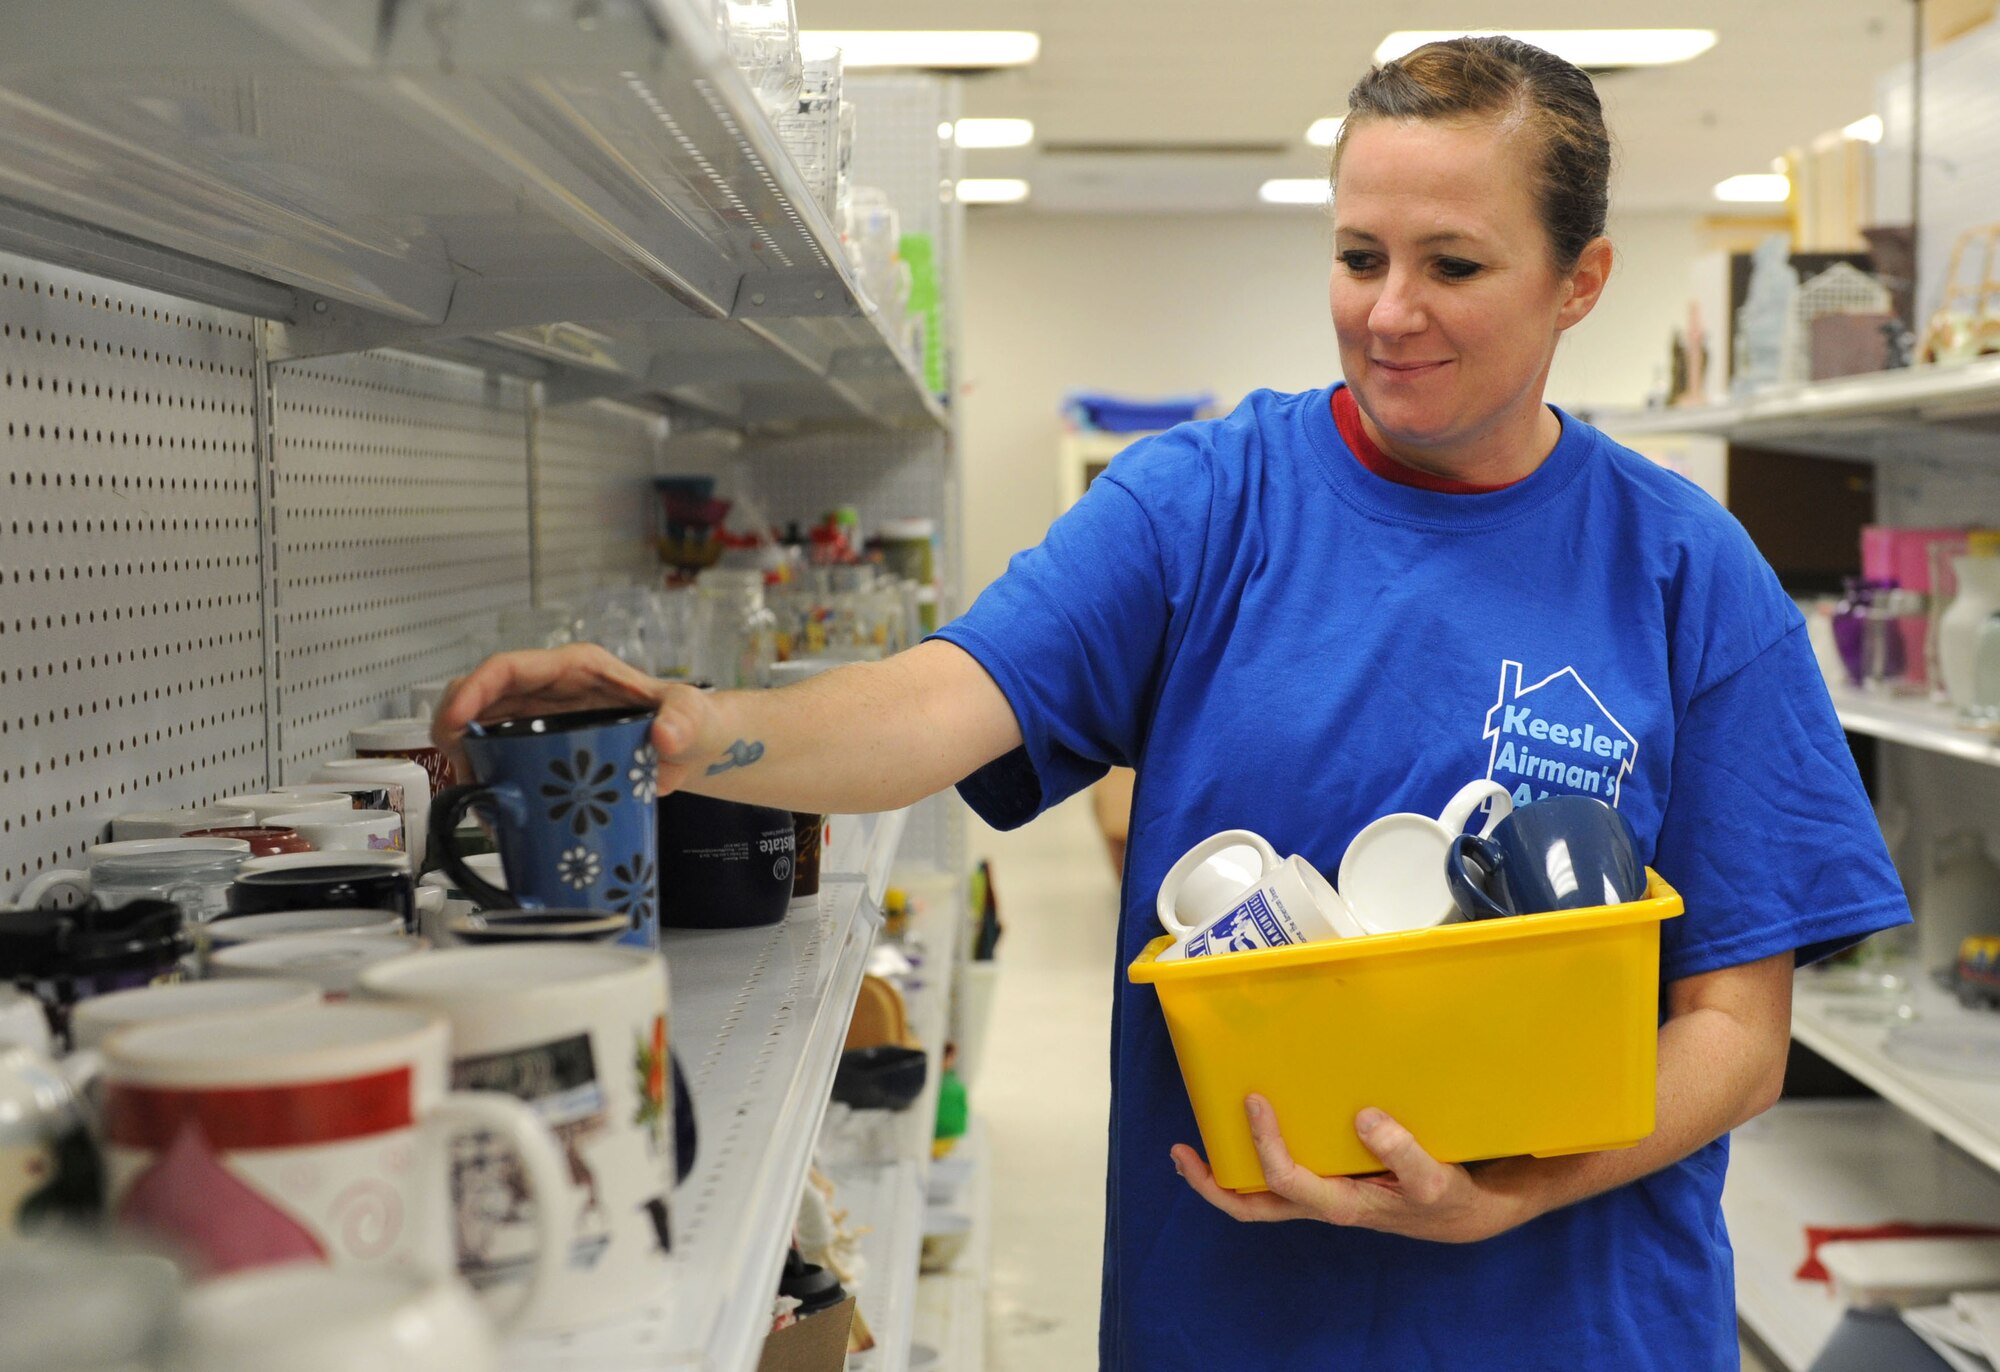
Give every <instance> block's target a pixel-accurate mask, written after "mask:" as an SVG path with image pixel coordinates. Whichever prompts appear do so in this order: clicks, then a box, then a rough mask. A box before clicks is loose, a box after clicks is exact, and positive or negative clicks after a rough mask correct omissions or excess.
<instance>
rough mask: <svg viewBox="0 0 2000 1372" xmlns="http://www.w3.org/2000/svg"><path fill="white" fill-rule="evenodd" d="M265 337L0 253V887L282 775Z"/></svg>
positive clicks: (242, 324) (154, 297) (177, 304)
mask: <svg viewBox="0 0 2000 1372" xmlns="http://www.w3.org/2000/svg"><path fill="white" fill-rule="evenodd" d="M251 327H252V326H251V322H250V321H249V320H248V319H247V318H244V317H242V316H237V315H231V314H227V313H225V312H223V311H220V310H215V309H209V308H206V307H201V306H195V305H189V304H186V303H184V302H182V301H179V300H175V299H172V298H170V297H167V296H163V295H158V294H155V293H153V292H150V291H143V290H138V289H135V288H131V287H126V286H119V285H113V284H111V283H108V282H105V281H101V280H99V279H97V278H94V277H89V276H84V275H82V274H80V273H76V272H70V271H64V270H61V269H59V268H53V267H46V266H42V265H40V264H38V263H31V262H27V261H24V260H22V259H19V258H15V257H10V256H0V394H4V396H5V410H6V414H5V433H4V436H0V445H4V447H0V452H4V454H5V458H4V461H0V468H4V472H5V475H4V478H0V486H4V494H5V506H4V510H0V891H5V892H9V893H11V892H13V891H15V890H16V889H18V887H19V886H20V884H21V883H22V882H23V881H24V880H25V879H26V878H28V877H30V876H32V875H33V874H34V873H35V872H37V871H39V870H41V869H43V868H46V867H50V866H57V865H67V864H70V863H72V862H74V861H75V860H76V859H77V858H78V857H80V855H81V853H82V850H83V848H84V846H85V845H86V844H88V843H89V842H91V841H93V840H94V839H96V838H98V837H99V836H100V833H101V831H102V829H103V827H104V823H105V821H106V820H107V819H109V817H110V816H111V815H113V814H116V813H119V812H121V811H126V810H138V809H151V808H158V807H161V806H165V805H175V804H183V803H187V804H192V803H196V802H200V801H206V800H212V799H214V798H216V797H217V796H219V795H224V794H228V793H230V792H233V791H239V790H242V789H245V788H248V787H261V786H262V785H264V783H265V781H266V779H267V778H266V775H265V754H264V685H263V672H262V651H263V629H262V619H261V615H262V610H261V597H260V592H259V576H260V573H259V558H258V546H259V545H258V526H257V481H256V462H257V454H256V429H255V415H254V412H253V405H252V400H253V394H254V392H253V385H252V378H253V375H254V371H255V344H254V341H253V338H252V335H251Z"/></svg>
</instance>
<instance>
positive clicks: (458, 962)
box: [358, 943, 675, 1330]
mask: <svg viewBox="0 0 2000 1372" xmlns="http://www.w3.org/2000/svg"><path fill="white" fill-rule="evenodd" d="M358 994H359V995H361V996H363V997H377V998H381V999H386V1000H396V1001H401V1002H406V1003H412V1004H417V1005H421V1006H424V1007H427V1008H429V1009H431V1010H435V1011H437V1012H438V1013H440V1014H442V1015H444V1016H445V1017H446V1018H447V1019H449V1020H450V1021H451V1051H452V1068H451V1079H452V1085H453V1086H454V1087H455V1088H458V1089H461V1090H482V1091H504V1092H506V1093H508V1094H509V1095H512V1096H516V1097H518V1098H519V1099H521V1100H523V1101H525V1102H527V1104H528V1105H529V1106H530V1107H531V1108H532V1109H533V1110H534V1111H535V1112H536V1113H537V1114H539V1115H540V1116H541V1117H542V1120H543V1122H544V1123H546V1124H547V1125H548V1126H549V1128H550V1130H551V1131H553V1132H554V1134H555V1136H556V1139H557V1141H558V1143H559V1144H560V1146H561V1148H562V1151H563V1156H564V1160H565V1162H566V1163H567V1165H568V1168H569V1179H570V1193H571V1194H570V1196H569V1197H568V1200H567V1203H566V1207H565V1208H564V1210H563V1213H564V1214H566V1215H569V1216H572V1217H573V1221H574V1222H573V1226H572V1228H571V1231H570V1232H571V1235H572V1237H571V1241H570V1259H569V1264H568V1266H567V1268H566V1269H565V1270H564V1271H563V1272H562V1273H559V1274H558V1275H557V1276H556V1277H555V1279H554V1280H553V1281H552V1282H551V1283H550V1284H551V1286H552V1287H553V1288H554V1289H553V1290H552V1291H551V1292H550V1296H551V1299H547V1300H542V1301H538V1302H537V1308H538V1309H539V1310H541V1311H560V1312H561V1314H560V1316H558V1317H554V1318H551V1319H544V1320H542V1321H540V1322H539V1323H531V1324H530V1325H529V1327H530V1328H539V1329H544V1330H549V1329H558V1328H567V1327H572V1326H574V1325H582V1324H588V1323H590V1322H592V1321H594V1320H598V1319H602V1318H604V1317H605V1316H607V1315H613V1314H617V1313H620V1312H622V1311H629V1310H631V1309H634V1308H636V1307H638V1306H641V1305H643V1304H645V1302H646V1301H648V1300H649V1299H653V1298H656V1297H657V1296H658V1294H659V1292H660V1289H661V1286H662V1283H663V1282H664V1281H665V1280H666V1274H667V1255H668V1251H669V1249H670V1247H671V1245H672V1229H671V1225H670V1223H669V1215H668V1203H669V1201H670V1199H671V1198H672V1194H673V1185H674V1180H675V1166H674V1161H675V1160H674V1122H675V1121H674V1095H673V1090H672V1075H671V1069H670V1067H669V1060H668V1052H667V970H666V963H665V962H663V961H662V960H661V959H660V957H659V956H658V955H657V954H653V953H647V952H644V951H641V950H638V949H633V948H621V947H614V946H610V945H606V944H599V943H528V944H501V945H495V946H491V947H483V948H454V949H447V950H445V951H442V952H434V953H423V954H418V955H415V956H411V957H406V958H396V959H393V960H391V961H389V962H384V963H379V964H377V965H376V966H374V967H371V968H369V969H368V970H367V971H365V972H364V973H362V975H361V984H360V989H359V992H358ZM513 1176H514V1172H513V1168H512V1164H511V1158H510V1156H509V1153H508V1150H507V1149H506V1147H505V1146H504V1145H497V1144H496V1146H495V1148H494V1155H493V1156H490V1157H483V1158H481V1157H464V1158H460V1159H458V1160H456V1166H455V1178H454V1181H455V1186H456V1189H457V1196H456V1204H455V1211H456V1213H457V1215H458V1216H459V1217H460V1225H461V1232H460V1234H459V1271H460V1273H461V1275H463V1276H464V1277H465V1278H466V1279H467V1280H468V1281H470V1282H471V1283H472V1285H473V1286H475V1287H479V1288H488V1287H493V1286H497V1285H500V1284H503V1283H511V1282H515V1281H518V1280H521V1279H522V1277H523V1276H524V1275H525V1271H524V1269H523V1268H522V1255H523V1254H525V1253H526V1252H527V1251H528V1240H529V1238H530V1237H531V1235H532V1233H533V1225H532V1223H531V1222H530V1221H529V1219H528V1218H527V1217H526V1216H525V1215H523V1214H521V1213H519V1212H520V1207H519V1206H518V1205H515V1204H513V1203H512V1199H513V1194H514V1193H513V1189H512V1180H511V1179H512V1178H513ZM468 1217H471V1218H470V1219H469V1220H468Z"/></svg>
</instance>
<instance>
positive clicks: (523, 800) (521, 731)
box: [431, 709, 660, 948]
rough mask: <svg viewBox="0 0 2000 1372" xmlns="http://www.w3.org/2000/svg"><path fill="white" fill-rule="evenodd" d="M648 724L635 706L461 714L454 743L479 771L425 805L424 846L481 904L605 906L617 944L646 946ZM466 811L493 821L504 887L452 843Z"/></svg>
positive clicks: (654, 897) (651, 801)
mask: <svg viewBox="0 0 2000 1372" xmlns="http://www.w3.org/2000/svg"><path fill="white" fill-rule="evenodd" d="M652 729H653V713H652V711H650V710H645V709H611V710H580V711H575V712H573V713H568V714H558V715H537V716H533V717H530V718H527V719H509V720H500V721H496V722H493V723H489V724H470V725H467V726H466V730H465V738H464V741H463V742H464V747H465V754H466V756H467V757H468V758H470V759H471V760H472V770H473V773H474V774H475V775H476V776H477V777H478V778H479V780H478V781H477V782H476V783H474V784H472V785H469V786H451V787H447V788H446V789H445V790H444V791H442V792H440V793H439V795H438V797H437V799H436V800H435V801H434V802H433V803H432V805H431V842H432V844H433V845H434V847H433V848H432V851H433V852H435V853H436V854H437V855H438V858H439V865H440V866H442V867H443V868H444V870H445V873H446V875H448V876H449V877H450V878H451V880H452V884H453V885H455V886H456V887H457V888H458V889H459V890H460V891H462V892H464V893H465V894H466V895H467V896H468V897H469V898H471V899H472V900H473V901H475V902H477V903H478V904H479V905H481V906H484V907H485V908H487V909H492V910H507V909H521V910H541V909H560V910H574V909H591V910H611V911H616V912H617V913H619V914H621V915H624V916H625V917H626V920H627V926H628V927H627V929H626V932H625V934H624V936H623V937H621V938H620V939H619V940H618V941H619V942H620V943H625V944H632V945H636V946H638V947H642V948H657V947H658V946H659V942H660V915H659V909H660V907H659V897H658V885H659V857H658V843H657V837H656V832H655V829H654V810H655V801H656V797H657V794H658V768H659V760H660V759H659V754H658V752H657V751H656V750H655V749H654V747H653V741H652ZM469 810H477V811H478V812H479V814H480V815H481V816H482V817H483V818H484V819H486V820H487V822H488V823H490V824H491V825H492V826H493V829H494V833H495V837H496V839H497V846H498V847H499V850H500V869H501V871H503V872H504V873H506V876H507V887H506V889H505V890H502V889H500V888H499V887H497V886H495V885H494V884H493V883H491V882H489V881H485V880H482V879H481V878H480V876H479V874H478V873H477V872H475V871H473V870H472V868H471V867H470V866H469V865H468V864H467V863H466V861H465V856H466V855H465V854H464V853H463V852H461V851H460V849H459V846H458V837H457V830H458V825H459V822H460V821H461V820H463V819H464V817H465V815H466V812H467V811H469Z"/></svg>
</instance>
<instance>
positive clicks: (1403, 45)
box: [1375, 29, 1715, 71]
mask: <svg viewBox="0 0 2000 1372" xmlns="http://www.w3.org/2000/svg"><path fill="white" fill-rule="evenodd" d="M1495 34H1499V35H1504V36H1506V37H1508V38H1518V39H1520V40H1521V41H1522V42H1524V43H1533V44H1534V45H1535V46H1536V47H1538V48H1543V49H1545V50H1547V51H1549V52H1552V53H1554V54H1555V55H1556V56H1558V57H1560V58H1562V59H1563V60H1564V61H1567V62H1574V63H1576V65H1577V66H1579V67H1583V68H1586V69H1589V70H1595V71H1602V70H1604V69H1606V68H1609V67H1658V66H1665V65H1667V64H1668V63H1670V62H1685V61H1687V60H1688V59H1689V58H1691V57H1699V56H1701V55H1702V54H1703V53H1705V52H1707V51H1708V50H1709V49H1710V48H1712V47H1714V46H1715V30H1714V29H1404V30H1400V31H1398V32H1396V33H1392V34H1390V35H1389V36H1388V37H1387V38H1384V39H1383V40H1382V42H1381V44H1380V46H1378V47H1377V48H1376V49H1375V60H1376V61H1377V62H1393V61H1395V60H1396V59H1397V58H1398V57H1401V56H1403V55H1404V54H1406V53H1410V52H1413V51H1415V50H1416V49H1418V48H1420V47H1422V46H1423V45H1424V44H1426V43H1437V42H1442V41H1443V40H1445V39H1448V38H1466V37H1473V36H1486V35H1495Z"/></svg>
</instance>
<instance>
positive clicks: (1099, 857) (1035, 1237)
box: [955, 797, 1782, 1372]
mask: <svg viewBox="0 0 2000 1372" xmlns="http://www.w3.org/2000/svg"><path fill="white" fill-rule="evenodd" d="M971 827H972V832H971V834H970V835H969V841H970V845H971V851H972V852H973V854H974V855H975V856H983V857H986V858H989V859H990V860H991V861H992V863H993V870H994V884H995V887H996V889H997V890H998V892H999V897H1000V913H1001V918H1002V920H1003V921H1004V922H1005V925H1006V932H1005V935H1004V936H1003V938H1002V940H1001V944H1000V959H1001V973H1000V977H999V982H998V986H997V989H996V991H995V995H994V1009H993V1021H992V1027H991V1030H990V1033H989V1037H988V1040H987V1046H986V1050H985V1058H984V1061H983V1062H982V1063H981V1064H980V1065H979V1070H978V1075H977V1077H976V1078H975V1080H974V1081H973V1083H972V1085H971V1087H970V1088H969V1089H970V1092H971V1098H972V1102H973V1107H974V1108H975V1109H976V1110H978V1111H979V1112H980V1113H981V1114H982V1115H983V1116H984V1118H985V1120H986V1128H987V1132H988V1137H989V1138H990V1139H991V1141H992V1146H993V1259H992V1269H991V1273H992V1275H991V1288H990V1291H989V1318H988V1320H987V1364H986V1366H987V1372H1089V1369H1091V1368H1094V1367H1096V1366H1097V1290H1098V1277H1099V1271H1100V1266H1101V1249H1102V1243H1103V1234H1104V1131H1105V1120H1106V1114H1107V1110H1108V1106H1109V1100H1110V1089H1109V1082H1108V1053H1109V1045H1110V1017H1111V986H1112V978H1113V977H1114V976H1115V975H1117V974H1118V969H1117V968H1115V967H1114V965H1113V958H1112V946H1113V944H1112V931H1113V924H1114V922H1115V920H1116V917H1117V901H1118V887H1117V879H1116V876H1115V874H1114V873H1113V871H1112V869H1111V864H1110V860H1109V859H1108V858H1107V857H1106V855H1105V851H1104V845H1103V842H1102V840H1101V839H1100V838H1099V837H1098V833H1097V828H1096V825H1095V823H1094V822H1093V820H1092V818H1091V813H1090V807H1089V804H1088V802H1087V800H1086V798H1084V797H1078V798H1076V799H1074V800H1071V801H1069V802H1067V803H1065V804H1063V805H1061V806H1058V807H1057V808H1056V809H1054V810H1052V811H1050V812H1049V813H1048V814H1046V815H1044V816H1042V818H1040V819H1038V820H1036V821H1035V822H1034V823H1033V824H1030V825H1028V826H1027V827H1026V828H1025V829H1020V830H1016V831H1015V832H1013V833H1011V834H1002V833H997V832H995V831H994V830H991V829H987V828H986V827H985V826H983V825H981V824H980V823H979V822H978V821H977V820H974V821H972V823H971ZM1743 1368H1744V1372H1782V1370H1781V1369H1776V1368H1769V1369H1767V1368H1766V1367H1765V1366H1764V1364H1762V1363H1760V1362H1758V1361H1757V1360H1756V1358H1755V1357H1754V1356H1753V1355H1752V1354H1750V1353H1749V1351H1748V1350H1745V1352H1744V1356H1743ZM955 1372H956V1370H955Z"/></svg>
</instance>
